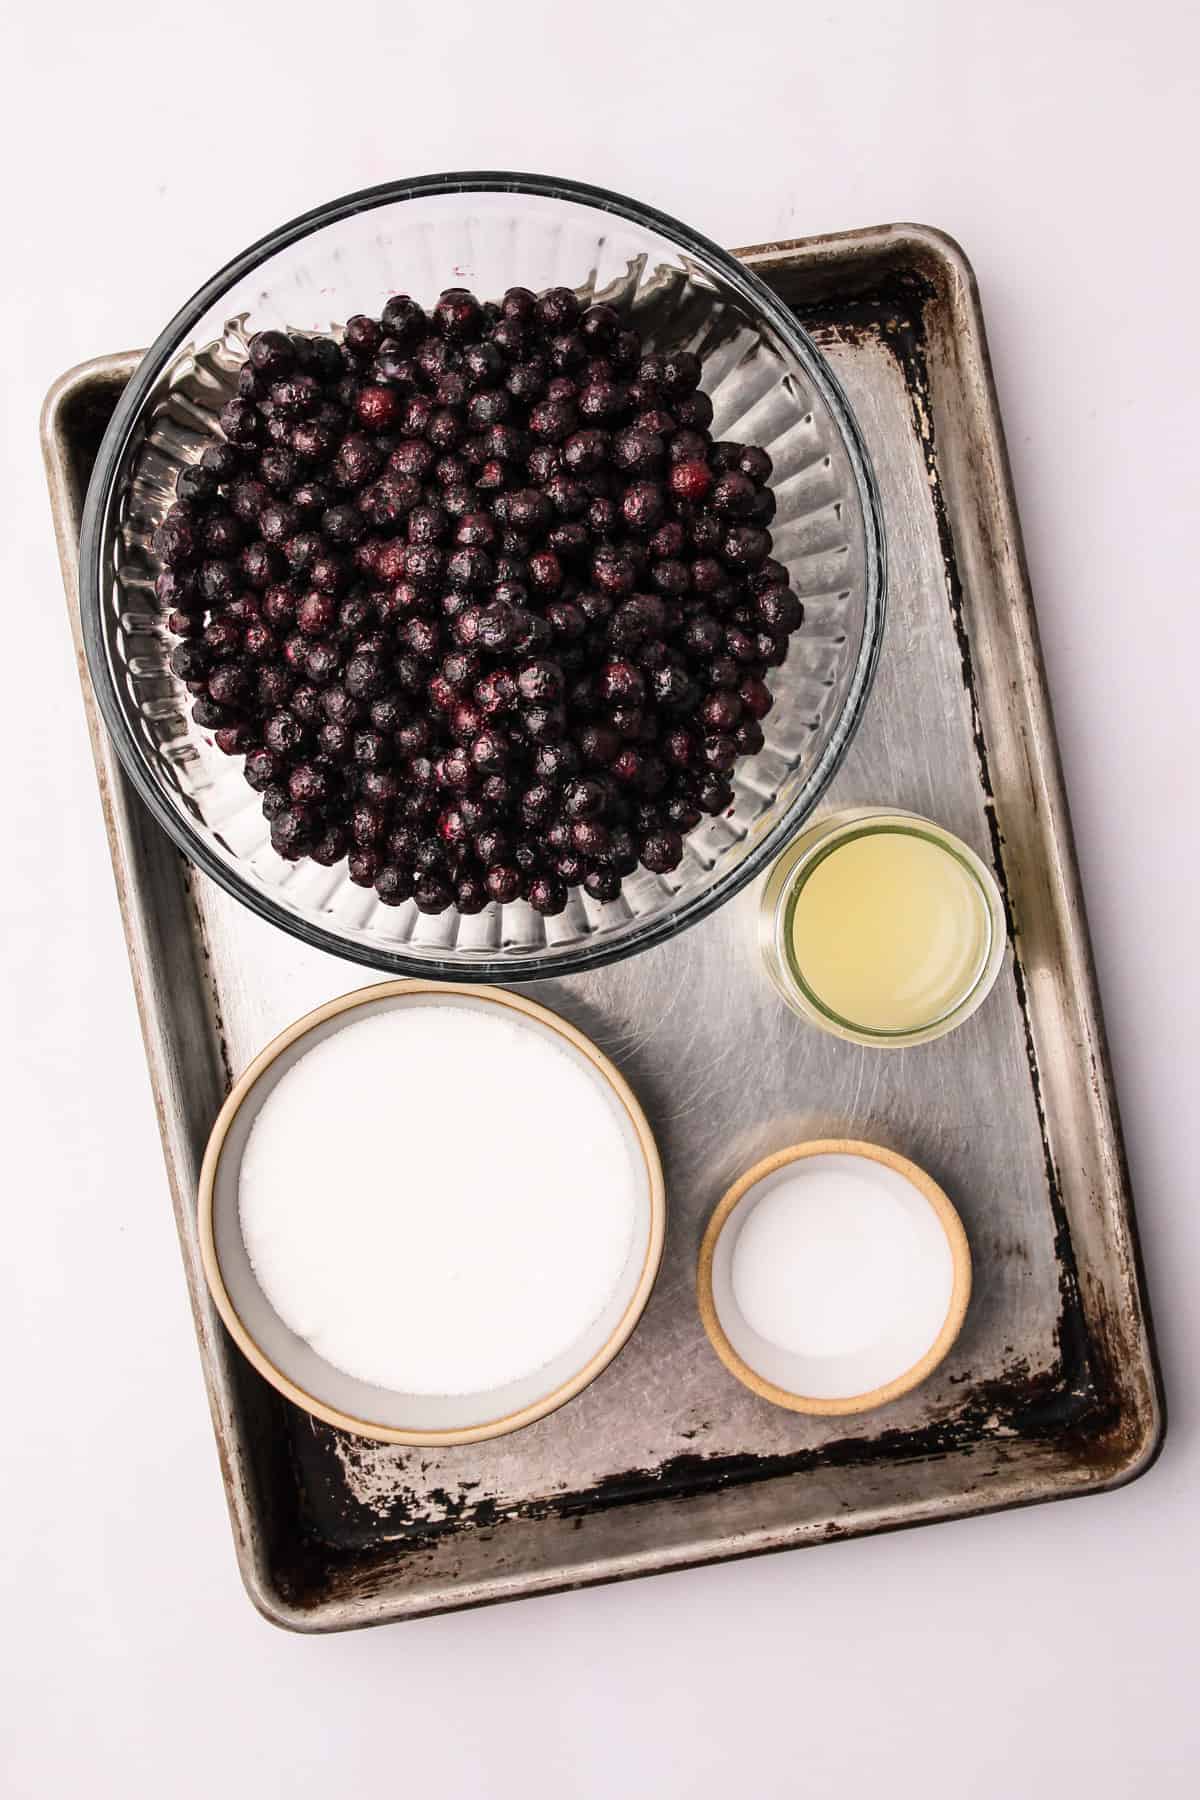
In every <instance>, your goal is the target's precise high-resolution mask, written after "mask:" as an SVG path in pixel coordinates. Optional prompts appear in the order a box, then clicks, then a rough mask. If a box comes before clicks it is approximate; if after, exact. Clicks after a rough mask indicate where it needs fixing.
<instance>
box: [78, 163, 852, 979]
mask: <svg viewBox="0 0 1200 1800" xmlns="http://www.w3.org/2000/svg"><path fill="white" fill-rule="evenodd" d="M455 284H458V285H465V286H468V287H470V288H472V289H473V290H474V291H475V292H476V293H478V294H479V295H480V296H481V297H483V298H491V297H498V296H499V295H500V294H501V293H502V292H503V291H504V289H505V288H506V287H510V286H513V285H516V284H520V285H522V286H525V287H531V288H533V289H535V290H539V289H543V288H546V287H549V286H552V285H558V284H562V285H566V286H570V287H573V288H575V289H576V290H577V291H578V292H579V293H580V295H581V296H583V297H585V298H586V299H588V300H592V299H604V300H607V301H609V302H611V303H612V304H614V305H616V306H618V307H620V308H621V309H623V310H625V311H627V312H628V314H629V315H630V317H631V319H632V320H633V322H634V323H636V325H637V326H638V328H639V330H640V331H641V332H642V334H643V337H644V339H645V341H646V343H647V345H648V347H650V348H654V349H663V348H665V347H676V348H678V347H681V346H687V347H689V348H691V349H694V350H696V351H697V352H698V353H699V354H700V355H701V356H702V357H703V359H704V375H703V382H702V385H703V387H704V388H705V390H706V391H707V393H708V394H709V396H710V398H711V400H712V403H713V409H714V416H713V425H712V431H713V435H714V437H716V438H735V439H738V440H741V441H745V442H747V443H755V444H760V445H762V446H763V447H765V448H766V449H767V450H768V451H769V452H770V455H771V457H772V459H773V462H774V467H775V472H774V476H773V479H772V486H773V488H774V492H775V497H776V501H777V506H778V511H777V514H776V518H775V521H774V524H773V526H772V528H771V529H772V533H773V536H774V554H775V556H776V557H777V558H778V559H779V560H780V561H781V562H783V563H785V564H786V565H787V568H788V570H789V573H790V575H791V579H792V583H793V586H794V588H795V590H796V592H797V593H798V594H799V595H800V596H801V598H802V599H803V602H804V609H805V619H804V624H803V626H802V627H801V629H800V630H799V632H798V633H797V634H796V636H795V637H794V638H793V640H792V646H791V650H790V652H789V654H788V658H787V661H786V663H785V664H784V666H783V667H782V668H781V669H777V670H773V671H772V672H771V676H770V683H771V687H772V690H773V692H774V693H775V696H776V703H775V707H774V709H773V711H772V712H771V713H770V714H769V715H768V717H767V718H766V720H765V721H764V730H765V732H766V745H765V748H764V749H763V751H762V752H761V753H760V754H759V755H758V756H756V757H753V758H749V759H743V760H742V761H741V762H739V763H738V764H737V766H736V768H735V771H734V774H733V787H734V803H733V805H732V807H731V808H730V810H729V812H728V813H726V814H725V815H723V816H722V817H720V818H715V819H710V818H706V819H705V820H704V821H703V822H702V823H701V824H700V825H699V826H698V827H697V828H696V830H695V831H693V832H692V833H691V834H690V835H689V837H688V839H687V847H686V852H685V855H684V860H683V862H682V863H681V864H680V866H679V868H678V869H676V870H675V871H674V872H673V873H672V874H670V875H652V874H650V873H648V872H647V871H646V870H644V869H639V871H638V872H637V874H636V875H634V876H632V877H631V878H629V879H628V880H627V881H626V882H625V884H624V886H623V889H622V893H621V896H620V898H619V899H618V900H616V901H615V902H613V903H611V904H609V905H600V904H598V903H596V902H594V901H592V900H591V899H590V898H589V897H588V896H586V895H584V893H583V892H582V890H581V889H576V890H573V891H572V895H571V899H570V901H569V903H568V906H567V908H566V911H565V912H563V913H562V914H560V915H559V916H558V917H557V918H542V917H541V916H539V915H538V914H537V913H535V912H534V911H533V910H532V909H531V908H530V907H529V906H527V905H526V904H525V903H524V902H523V901H519V902H516V903H514V904H512V905H509V906H505V907H500V906H496V905H493V906H490V907H488V908H487V910H486V911H485V912H483V913H480V914H479V915H477V916H476V917H473V918H466V917H462V916H461V915H459V914H458V913H457V912H455V911H453V910H450V911H448V912H446V913H443V914H442V915H440V916H439V917H428V916H423V915H421V914H420V913H419V912H418V911H417V909H416V906H415V905H414V903H413V902H411V901H410V902H408V903H407V904H406V905H404V906H401V907H387V906H384V905H382V904H381V903H380V902H379V901H378V900H377V898H376V896H375V894H374V893H373V892H371V891H369V890H367V891H364V890H363V889H362V888H358V887H355V886H354V885H353V884H352V883H351V881H350V879H349V876H348V873H347V868H346V864H345V863H341V864H339V865H338V866H337V867H336V868H332V869H329V868H322V867H320V866H318V865H317V864H316V863H313V862H310V861H307V860H305V861H302V862H299V863H289V862H285V861H284V860H282V859H281V858H280V857H278V856H277V855H276V854H275V852H274V851H273V850H272V848H271V844H270V834H269V829H268V827H267V824H266V822H265V820H264V819H263V816H262V811H261V805H260V801H259V797H258V796H257V795H256V794H254V793H252V792H251V790H250V789H249V788H248V787H247V786H246V785H245V783H244V781H243V779H242V773H241V762H242V759H241V758H240V757H226V756H224V755H222V754H221V752H220V751H218V750H217V749H216V747H215V745H214V744H213V743H212V742H211V734H210V733H208V732H207V731H204V730H202V729H201V728H200V727H198V726H197V725H195V724H194V723H193V722H192V720H191V719H190V717H189V713H188V705H187V701H188V696H187V694H186V691H185V690H184V689H183V687H182V685H181V683H179V682H178V681H176V679H175V678H174V676H173V675H172V674H171V671H170V669H169V667H168V663H167V656H168V652H169V650H170V647H171V640H170V638H169V636H168V634H167V632H166V629H165V623H164V621H163V619H162V617H161V609H160V608H159V606H158V603H157V601H156V599H155V595H154V576H155V574H156V572H157V569H156V565H155V561H154V558H153V555H152V552H151V548H150V542H151V538H152V536H153V533H154V529H155V527H156V525H157V524H158V522H159V520H160V519H161V517H162V515H163V513H164V512H165V510H166V508H167V507H168V506H169V505H170V504H171V501H172V499H173V497H174V484H175V476H176V474H177V472H178V470H179V468H180V466H181V465H182V464H184V463H187V462H191V461H195V460H197V459H198V458H199V456H200V454H201V452H202V450H203V449H204V448H205V446H206V444H207V443H209V442H211V441H212V440H213V439H214V438H216V437H219V435H220V433H219V430H218V427H217V422H216V415H217V413H218V412H219V410H220V407H221V406H222V404H223V403H224V401H225V400H226V399H227V398H229V397H230V395H231V393H232V392H233V390H234V385H235V383H236V378H237V372H238V369H239V367H240V364H241V362H242V360H243V357H244V354H245V344H246V339H247V336H248V335H249V334H250V333H252V332H254V331H259V330H262V329H263V328H265V327H268V326H271V327H282V328H285V329H289V330H300V331H323V332H327V331H333V332H334V333H335V334H336V333H337V331H338V330H339V328H340V326H341V324H342V322H344V320H345V319H346V318H348V317H349V316H351V315H352V314H354V313H357V312H374V313H376V314H378V312H379V311H380V309H381V308H382V306H383V304H384V302H385V301H386V300H387V299H388V297H389V295H390V294H392V293H393V292H395V291H397V290H403V291H407V292H409V293H412V294H413V295H415V297H416V298H417V299H418V300H420V301H421V302H422V303H423V304H425V305H431V304H432V303H433V301H434V300H435V299H436V298H437V295H438V294H439V292H440V291H441V290H442V289H443V288H445V287H448V286H452V285H455ZM883 587H884V572H883V534H882V525H881V519H880V512H879V503H878V498H877V495H876V491H875V485H874V481H873V479H872V475H871V470H870V465H869V461H868V458H867V454H866V451H865V449H864V447H863V444H862V441H861V439H860V437H859V433H858V430H857V427H856V425H855V422H854V419H853V417H852V415H851V413H850V410H849V407H848V406H847V403H846V400H845V398H844V396H843V394H842V393H841V390H840V388H839V387H838V385H837V382H836V380H835V379H834V377H833V375H832V373H831V372H830V370H829V368H828V367H827V365H826V363H825V362H824V360H823V358H822V357H821V355H820V353H819V352H818V351H817V349H816V348H815V347H814V345H813V344H812V343H811V342H810V340H809V339H808V337H807V336H806V334H805V333H804V332H803V331H802V330H801V328H800V327H799V325H798V324H797V323H796V321H795V319H794V318H793V317H792V316H791V314H790V313H789V312H788V310H787V309H786V307H785V306H784V305H783V304H782V303H781V302H780V301H779V300H778V299H777V298H776V296H775V295H774V294H772V293H771V291H770V290H769V289H768V288H767V287H766V286H765V285H764V284H763V283H762V282H761V281H759V280H758V279H757V277H755V276H754V275H752V274H750V273H749V272H748V271H747V270H746V269H745V268H743V267H742V265H741V264H739V263H738V262H737V261H736V260H735V259H734V258H733V257H731V256H729V255H727V254H726V253H725V252H724V251H722V250H719V249H718V248H717V247H716V246H715V245H713V244H710V243H708V242H707V241H706V240H705V239H704V238H702V237H700V236H698V235H697V234H696V233H695V232H693V231H690V230H689V229H688V228H687V227H686V226H684V225H680V224H677V223H676V222H675V221H674V220H671V219H668V218H665V217H663V215H662V214H660V213H656V212H654V211H653V210H652V209H650V208H649V207H645V206H641V205H639V204H637V203H636V202H634V201H632V200H626V199H622V198H620V197H619V196H617V195H614V194H608V193H605V192H603V191H601V190H599V189H595V188H588V187H583V186H581V185H579V184H576V183H571V182H565V181H555V180H551V179H546V178H542V177H538V176H528V175H506V174H474V175H439V176H430V177H427V178H425V179H422V180H418V181H408V182H400V183H395V184H389V185H388V186H385V187H379V188H373V189H370V190H368V191H367V192H364V193H359V194H353V195H350V196H348V197H346V198H345V199H341V200H336V201H334V202H332V203H331V204H329V205H326V206H322V207H320V208H318V209H317V210H316V211H314V212H311V213H308V214H306V215H305V216H304V217H302V218H299V219H295V220H293V221H292V222H291V223H290V224H288V225H284V226H283V227H281V228H280V229H279V230H278V231H275V232H273V233H272V234H271V235H270V236H269V237H267V238H264V239H263V240H262V241H261V242H260V243H258V244H255V245H253V246H252V248H250V249H249V250H247V251H245V252H244V254H243V255H241V256H239V257H237V258H236V259H235V260H234V261H233V262H231V263H230V264H229V265H228V266H227V267H226V268H224V269H222V270H221V271H220V272H219V273H218V274H217V275H215V276H214V277H213V278H212V280H211V281H209V282H208V283H207V284H206V286H205V287H203V288H202V289H201V290H200V292H199V293H198V294H196V295H195V297H194V298H193V299H192V300H190V301H189V302H188V304H187V305H186V306H185V307H184V308H183V310H182V311H181V312H180V313H178V314H177V315H176V317H175V318H174V319H173V320H172V321H171V323H170V324H169V325H168V326H167V328H166V330H165V331H164V332H163V334H162V335H161V337H160V338H159V339H158V341H157V342H156V343H155V344H154V345H153V347H152V348H151V350H150V351H149V352H148V353H147V355H146V357H145V359H144V361H143V362H142V363H141V365H140V366H139V368H138V370H137V373H136V374H135V375H134V377H133V379H132V381H131V382H130V383H129V386H128V388H127V389H126V391H125V393H124V395H123V396H122V398H121V402H120V404H119V405H118V407H117V410H116V413H115V414H114V416H113V420H112V423H111V425H110V426H109V429H108V431H107V433H106V435H105V438H104V442H103V444H102V446H101V449H100V454H99V458H98V460H97V464H96V469H95V473H94V475H93V477H92V482H91V486H90V488H89V492H88V498H87V506H86V509H85V513H84V523H83V541H82V546H81V602H82V611H83V626H84V637H85V642H86V645H87V653H88V661H89V665H90V669H91V675H92V681H93V683H94V686H95V689H96V693H97V696H98V698H99V702H100V707H101V711H102V712H103V715H104V718H105V721H106V724H107V726H108V729H109V730H110V732H111V733H112V735H113V738H114V740H115V743H116V746H117V749H118V751H119V753H120V756H121V759H122V762H123V763H124V765H125V768H126V769H127V771H128V773H129V775H130V777H131V779H132V781H133V782H134V784H135V785H136V787H137V789H138V791H139V793H140V794H141V796H142V798H143V799H144V800H145V802H146V803H147V805H148V806H149V808H150V810H151V812H152V813H153V814H154V816H155V818H156V819H158V821H159V823H160V824H161V825H163V827H164V828H165V829H166V830H167V831H168V832H169V834H170V835H171V837H172V838H173V839H174V840H175V842H176V843H177V844H178V845H179V847H180V849H182V850H183V851H184V852H185V853H186V855H188V856H189V857H190V858H191V859H192V861H193V862H195V863H196V864H197V865H198V866H199V867H200V868H201V869H202V870H204V872H205V873H206V874H208V875H210V876H211V877H212V878H213V879H214V880H216V881H218V882H220V883H221V885H222V886H223V887H225V888H227V889H228V890H229V892H230V893H232V894H234V895H236V896H237V898H238V899H239V900H241V901H243V902H244V903H245V904H246V905H247V906H250V907H252V908H253V909H254V911H255V912H257V913H259V914H261V915H262V916H263V917H264V918H266V919H269V920H271V921H272V922H273V923H274V924H276V925H280V926H282V927H283V928H284V929H285V930H288V931H291V932H293V933H295V934H296V936H298V937H300V938H303V939H305V940H306V941H307V942H309V943H312V944H316V945H319V946H320V947H321V948H323V949H326V950H330V951H333V952H334V953H336V954H337V955H340V956H346V957H350V958H352V959H353V960H355V961H358V962H362V963H366V964H368V965H370V966H371V967H373V968H377V969H384V970H388V971H390V972H392V973H395V974H408V975H424V976H430V975H432V976H439V975H440V976H455V977H459V978H463V979H468V980H471V981H489V980H504V979H508V980H513V979H523V978H526V977H528V978H532V977H534V976H543V975H548V974H564V973H567V972H569V971H571V970H575V969H581V968H585V967H590V966H594V965H595V964H598V963H603V962H607V961H611V960H613V959H615V958H617V957H622V956H627V955H629V954H630V953H631V952H633V951H635V950H640V949H643V948H645V947H647V946H648V945H650V944H653V943H657V942H660V941H661V940H662V939H664V938H666V937H669V936H671V935H672V934H673V933H675V932H677V931H680V930H682V929H683V928H684V927H686V926H687V925H690V924H693V923H695V921H696V920H698V919H701V918H703V917H704V916H705V915H706V914H707V913H709V912H711V911H712V910H713V908H714V907H717V906H719V905H720V904H721V903H722V902H723V901H725V900H727V899H728V898H729V897H730V896H731V895H732V894H734V893H736V892H737V890H738V889H739V888H741V887H743V886H744V885H745V883H746V882H747V881H749V880H750V879H751V878H752V877H753V875H754V874H755V873H756V872H757V871H758V870H759V869H761V868H762V867H763V866H764V865H765V864H766V863H767V862H768V861H769V860H770V858H771V857H772V856H773V855H774V854H775V853H776V852H777V851H778V850H779V849H781V848H782V846H783V845H784V844H785V843H786V842H787V840H788V839H789V838H790V837H791V836H792V835H793V833H794V832H795V831H796V830H797V828H798V827H799V826H800V825H801V824H802V823H803V821H804V820H805V819H806V818H807V817H808V815H809V813H810V812H811V811H812V809H813V807H814V806H815V805H816V803H817V801H818V799H819V798H820V796H821V794H822V793H823V792H824V790H825V788H826V787H827V785H828V783H829V781H830V779H831V778H832V776H833V773H834V770H835V769H836V768H837V765H838V763H839V762H840V760H841V757H842V755H843V753H844V752H845V749H846V746H847V744H848V743H849V741H850V739H851V737H852V736H853V733H854V730H855V728H856V726H857V724H858V721H859V718H860V715H861V712H862V707H863V702H864V700H865V698H866V694H867V690H868V687H869V685H870V680H871V675H872V672H873V668H874V664H875V659H876V654H877V650H878V646H879V639H880V634H881V631H882V625H883Z"/></svg>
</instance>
